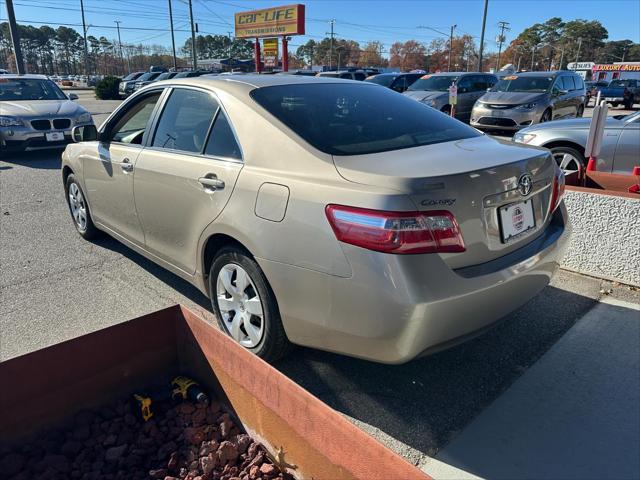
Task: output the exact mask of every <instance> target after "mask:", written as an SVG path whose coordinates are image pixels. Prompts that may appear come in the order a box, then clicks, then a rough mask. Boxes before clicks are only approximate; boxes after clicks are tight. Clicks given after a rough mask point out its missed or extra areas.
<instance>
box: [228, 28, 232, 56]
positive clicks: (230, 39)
mask: <svg viewBox="0 0 640 480" xmlns="http://www.w3.org/2000/svg"><path fill="white" fill-rule="evenodd" d="M232 33H233V32H227V37H228V38H229V51H228V52H227V55H228V56H229V58H231V50H232V47H233V39H232V38H231V34H232Z"/></svg>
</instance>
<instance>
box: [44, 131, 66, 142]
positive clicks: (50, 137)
mask: <svg viewBox="0 0 640 480" xmlns="http://www.w3.org/2000/svg"><path fill="white" fill-rule="evenodd" d="M45 137H46V138H47V142H59V141H60V140H64V133H62V132H50V133H45Z"/></svg>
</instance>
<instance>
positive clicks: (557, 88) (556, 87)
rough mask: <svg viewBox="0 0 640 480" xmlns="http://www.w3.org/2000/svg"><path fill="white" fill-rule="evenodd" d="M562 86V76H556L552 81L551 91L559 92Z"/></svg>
mask: <svg viewBox="0 0 640 480" xmlns="http://www.w3.org/2000/svg"><path fill="white" fill-rule="evenodd" d="M563 88H564V87H563V86H562V77H558V78H556V80H555V82H553V87H551V91H552V92H553V93H560V90H562V89H563Z"/></svg>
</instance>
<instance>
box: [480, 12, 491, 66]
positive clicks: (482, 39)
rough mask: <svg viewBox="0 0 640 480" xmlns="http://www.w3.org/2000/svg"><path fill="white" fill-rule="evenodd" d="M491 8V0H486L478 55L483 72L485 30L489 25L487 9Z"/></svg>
mask: <svg viewBox="0 0 640 480" xmlns="http://www.w3.org/2000/svg"><path fill="white" fill-rule="evenodd" d="M488 9H489V0H484V15H483V16H482V34H481V35H480V53H479V55H478V71H479V72H482V50H483V49H484V31H485V27H486V26H487V10H488Z"/></svg>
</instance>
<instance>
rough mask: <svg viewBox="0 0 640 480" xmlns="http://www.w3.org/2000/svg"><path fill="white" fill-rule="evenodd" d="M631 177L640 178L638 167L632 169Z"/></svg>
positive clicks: (639, 167)
mask: <svg viewBox="0 0 640 480" xmlns="http://www.w3.org/2000/svg"><path fill="white" fill-rule="evenodd" d="M631 175H638V176H640V165H636V166H635V167H633V170H631Z"/></svg>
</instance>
